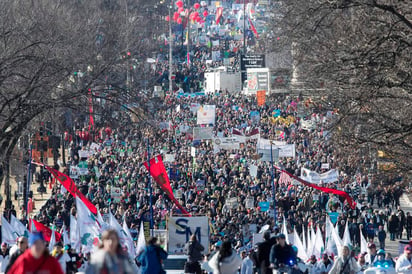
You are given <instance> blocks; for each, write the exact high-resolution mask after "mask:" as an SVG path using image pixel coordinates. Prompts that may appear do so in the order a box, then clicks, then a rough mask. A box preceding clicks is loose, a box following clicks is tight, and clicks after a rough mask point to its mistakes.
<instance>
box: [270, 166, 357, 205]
mask: <svg viewBox="0 0 412 274" xmlns="http://www.w3.org/2000/svg"><path fill="white" fill-rule="evenodd" d="M276 169H278V170H279V171H280V172H283V173H286V174H287V175H289V176H290V177H292V178H294V179H295V180H297V181H299V182H301V183H302V184H304V185H305V186H308V187H312V188H314V189H317V190H320V191H322V192H325V193H332V194H336V195H339V196H341V197H343V198H345V200H346V201H347V202H348V204H349V206H350V207H351V208H352V209H355V207H356V202H355V201H354V200H353V199H352V197H351V196H349V194H348V193H347V192H345V191H342V190H338V189H333V188H328V187H321V186H318V185H315V184H312V183H309V182H306V181H305V180H302V179H301V178H299V177H298V176H295V175H292V174H291V173H289V172H287V171H286V170H282V169H280V168H279V167H276Z"/></svg>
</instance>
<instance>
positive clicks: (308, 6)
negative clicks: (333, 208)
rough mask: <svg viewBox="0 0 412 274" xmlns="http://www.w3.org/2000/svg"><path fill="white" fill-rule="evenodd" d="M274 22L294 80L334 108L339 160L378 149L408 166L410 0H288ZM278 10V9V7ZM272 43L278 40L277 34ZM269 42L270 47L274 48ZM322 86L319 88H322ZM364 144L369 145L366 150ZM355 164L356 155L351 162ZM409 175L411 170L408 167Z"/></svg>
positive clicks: (411, 133)
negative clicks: (290, 55)
mask: <svg viewBox="0 0 412 274" xmlns="http://www.w3.org/2000/svg"><path fill="white" fill-rule="evenodd" d="M278 6H280V8H281V9H282V10H281V13H282V15H283V18H282V19H281V20H280V21H278V22H276V25H275V26H274V27H273V29H274V30H276V32H277V35H275V37H276V36H281V37H282V39H280V41H281V42H283V43H284V45H283V46H282V47H285V46H290V45H293V53H294V60H295V65H296V69H297V72H298V78H299V81H300V82H302V83H304V87H305V88H315V89H318V92H317V93H319V95H320V97H321V98H323V99H324V100H323V101H322V100H321V101H322V102H321V103H323V104H324V106H326V107H328V108H330V109H335V110H338V113H339V118H338V119H337V120H336V123H335V124H334V125H333V127H332V128H331V130H333V139H334V143H335V144H337V145H338V146H339V149H340V151H341V155H340V160H342V161H348V162H349V161H350V158H352V159H357V161H358V160H359V157H355V158H353V155H359V154H360V156H361V158H362V157H364V156H366V155H365V151H372V153H376V152H377V151H382V152H384V153H385V155H386V156H385V157H386V160H389V161H390V162H391V163H393V164H394V165H391V168H390V171H391V172H396V173H398V174H399V173H401V174H403V175H406V174H407V173H409V172H410V170H412V160H411V157H410V156H411V153H410V152H411V151H412V150H411V148H412V147H411V146H412V119H411V117H412V94H411V91H412V69H411V63H412V21H411V20H412V6H411V5H410V3H408V1H392V0H308V1H305V2H302V1H299V0H288V1H284V2H281V5H278ZM278 12H279V11H278ZM274 45H276V48H282V47H280V46H279V41H274ZM276 48H274V50H276ZM319 87H322V89H319ZM365 148H367V149H366V150H365ZM352 164H355V165H356V163H352ZM409 175H410V174H409Z"/></svg>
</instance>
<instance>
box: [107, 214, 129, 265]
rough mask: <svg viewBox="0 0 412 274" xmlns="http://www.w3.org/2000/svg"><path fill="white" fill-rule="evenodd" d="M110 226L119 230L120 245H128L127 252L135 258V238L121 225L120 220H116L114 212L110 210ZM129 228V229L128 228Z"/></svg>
mask: <svg viewBox="0 0 412 274" xmlns="http://www.w3.org/2000/svg"><path fill="white" fill-rule="evenodd" d="M109 226H110V228H112V229H114V230H116V231H117V234H118V235H119V239H120V245H121V246H123V247H124V246H126V247H127V252H128V254H129V256H130V257H131V258H135V255H134V254H135V249H134V246H133V240H132V237H131V236H130V239H129V235H130V232H129V235H128V234H127V232H126V231H125V230H124V229H123V227H121V226H120V224H119V222H118V221H117V220H116V218H115V217H114V216H113V214H112V213H111V212H110V213H109ZM127 230H129V229H127Z"/></svg>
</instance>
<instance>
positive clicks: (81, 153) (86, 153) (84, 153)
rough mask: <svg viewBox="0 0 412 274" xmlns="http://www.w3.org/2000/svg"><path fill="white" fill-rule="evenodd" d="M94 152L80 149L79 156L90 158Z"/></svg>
mask: <svg viewBox="0 0 412 274" xmlns="http://www.w3.org/2000/svg"><path fill="white" fill-rule="evenodd" d="M92 154H93V153H91V152H90V151H88V150H79V158H80V159H81V158H89V157H90V156H91V155H92Z"/></svg>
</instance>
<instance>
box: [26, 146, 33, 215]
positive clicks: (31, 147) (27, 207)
mask: <svg viewBox="0 0 412 274" xmlns="http://www.w3.org/2000/svg"><path fill="white" fill-rule="evenodd" d="M29 146H30V150H29V153H30V155H29V164H28V165H27V179H26V196H25V198H24V204H25V205H26V217H25V220H27V221H28V218H29V213H30V212H29V193H30V182H31V162H32V160H33V159H32V158H33V146H32V144H30V141H29Z"/></svg>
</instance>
